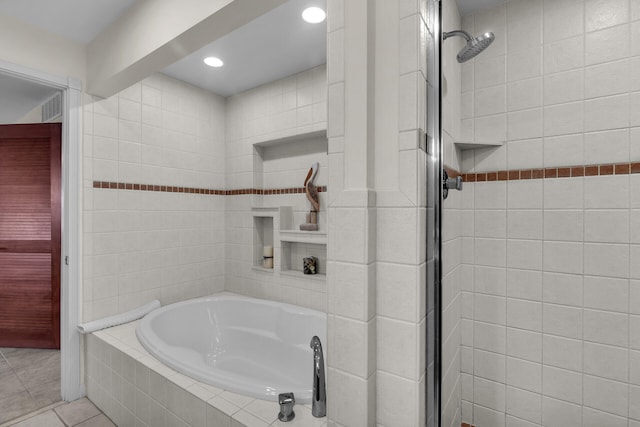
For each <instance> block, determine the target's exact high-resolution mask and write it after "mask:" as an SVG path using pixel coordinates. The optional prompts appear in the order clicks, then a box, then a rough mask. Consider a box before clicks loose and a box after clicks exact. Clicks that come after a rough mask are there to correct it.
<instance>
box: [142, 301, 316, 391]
mask: <svg viewBox="0 0 640 427" xmlns="http://www.w3.org/2000/svg"><path fill="white" fill-rule="evenodd" d="M326 324H327V321H326V314H324V313H321V312H319V311H315V310H310V309H305V308H301V307H297V306H294V305H289V304H283V303H277V302H273V301H266V300H260V299H255V298H249V297H244V296H238V295H232V294H228V293H224V294H220V295H215V296H211V297H205V298H198V299H193V300H188V301H182V302H178V303H175V304H171V305H168V306H165V307H162V308H160V309H157V310H154V311H153V312H151V313H149V314H147V315H146V316H145V317H144V318H143V319H142V320H141V321H140V322H139V323H138V326H137V328H136V335H137V337H138V340H139V341H140V343H141V344H142V345H143V346H144V348H146V349H147V351H149V353H151V354H152V355H153V356H154V357H156V358H157V359H158V360H160V361H162V362H163V363H165V364H166V365H168V366H170V367H172V368H173V369H175V370H177V371H178V372H181V373H183V374H185V375H188V376H190V377H192V378H194V379H196V380H199V381H202V382H205V383H208V384H211V385H213V386H215V387H218V388H222V389H225V390H229V391H233V392H235V393H240V394H244V395H247V396H251V397H254V398H258V399H264V400H273V401H275V400H277V399H278V394H279V393H286V392H293V393H294V395H295V398H296V401H297V402H300V403H309V402H311V392H312V378H313V352H312V351H311V348H310V346H309V343H310V342H311V338H312V337H313V336H314V335H317V336H318V337H319V338H320V340H321V341H322V344H323V346H325V342H326ZM325 351H326V350H325ZM325 360H326V358H325Z"/></svg>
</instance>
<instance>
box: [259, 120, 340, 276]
mask: <svg viewBox="0 0 640 427" xmlns="http://www.w3.org/2000/svg"><path fill="white" fill-rule="evenodd" d="M327 146H328V144H327V136H326V131H324V130H321V131H310V132H308V133H304V134H300V135H296V136H288V137H283V138H280V139H273V140H269V141H265V142H258V143H255V144H254V145H253V147H254V168H253V171H254V188H256V189H258V190H262V191H258V192H256V193H258V194H254V196H253V209H254V221H255V227H256V230H255V231H254V233H256V234H255V235H256V236H261V237H260V238H259V239H257V240H260V244H264V242H265V241H267V240H269V238H270V237H269V236H268V235H270V234H273V236H274V237H273V239H274V247H275V259H274V264H275V265H274V269H275V271H277V272H278V273H280V274H285V275H294V276H297V275H302V270H303V258H304V257H306V256H315V257H316V258H317V259H318V274H317V275H316V277H312V276H311V275H307V277H309V278H317V279H324V273H325V271H326V259H327V251H326V235H327V219H326V218H327V217H326V212H327V209H326V208H327V206H326V204H327V197H326V195H327V193H326V191H322V192H319V199H320V212H318V218H317V221H318V231H300V224H303V223H305V222H307V213H308V212H309V211H310V210H311V203H310V202H309V200H308V199H307V196H306V194H305V192H304V190H303V189H304V182H305V178H306V177H307V173H308V172H309V169H310V168H311V166H312V165H313V164H314V163H315V162H317V163H318V164H319V168H318V173H317V176H316V179H315V185H316V187H324V188H326V186H327V182H328V168H327V160H328V156H327ZM285 207H286V208H285ZM283 209H284V210H283ZM271 210H272V211H273V212H274V216H275V220H274V221H273V224H274V227H275V229H273V230H272V229H271V228H270V223H269V221H270V218H269V219H267V218H264V217H260V218H258V217H257V215H265V216H267V215H270V214H269V213H267V212H269V211H271ZM258 212H260V213H258ZM285 213H286V214H285ZM278 217H280V218H278ZM265 221H267V222H266V223H265ZM255 248H256V255H255V257H257V256H258V254H257V252H258V250H259V244H256V245H255ZM257 261H258V260H257V258H256V259H255V260H254V266H255V264H256V263H257Z"/></svg>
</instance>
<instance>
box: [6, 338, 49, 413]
mask: <svg viewBox="0 0 640 427" xmlns="http://www.w3.org/2000/svg"><path fill="white" fill-rule="evenodd" d="M59 401H60V351H59V350H42V349H31V348H6V347H3V348H0V424H2V423H5V422H7V421H9V420H13V419H15V418H17V417H20V416H22V415H25V414H28V413H31V412H33V411H35V410H37V409H40V408H44V407H46V406H48V405H51V404H53V403H56V402H59Z"/></svg>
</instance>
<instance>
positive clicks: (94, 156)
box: [82, 74, 226, 321]
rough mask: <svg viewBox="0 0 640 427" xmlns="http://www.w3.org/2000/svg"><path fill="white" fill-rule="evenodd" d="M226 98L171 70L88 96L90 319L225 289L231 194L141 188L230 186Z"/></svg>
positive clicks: (86, 300) (86, 316)
mask: <svg viewBox="0 0 640 427" xmlns="http://www.w3.org/2000/svg"><path fill="white" fill-rule="evenodd" d="M224 108H225V101H224V98H222V97H219V96H216V95H213V94H211V93H207V92H205V91H202V90H201V89H199V88H195V87H193V86H190V85H188V84H186V83H183V82H180V81H177V80H175V79H172V78H169V77H166V76H164V75H161V74H158V75H154V76H151V77H149V78H147V79H145V80H143V81H142V82H140V83H137V84H135V85H133V86H131V87H130V88H128V89H126V90H124V91H122V92H120V93H118V94H116V95H114V96H112V97H110V98H108V99H100V98H90V97H88V98H87V99H86V100H85V107H84V118H85V121H84V132H85V135H84V156H85V158H84V197H83V198H84V242H83V252H84V285H83V288H82V298H83V299H82V300H83V320H84V321H89V320H92V319H97V318H101V317H105V316H108V315H112V314H116V313H120V312H123V311H126V310H128V309H131V308H133V307H135V306H138V305H140V304H143V303H145V302H148V301H150V300H153V299H159V300H160V301H161V302H162V303H163V304H166V303H170V302H174V301H177V300H182V299H186V298H193V297H196V296H201V295H208V294H211V293H212V292H216V291H221V290H224V286H225V285H224V276H225V265H224V258H225V247H224V244H225V234H224V229H225V197H224V196H221V195H212V194H207V195H205V194H193V193H187V192H180V193H176V192H167V191H141V190H139V189H138V190H134V189H133V188H132V187H133V185H134V184H136V185H138V184H144V185H156V186H170V187H182V188H184V187H187V188H203V189H224V185H225V169H226V168H225V163H224V152H225V145H224V142H225V141H224V135H225V123H224ZM103 181H104V182H107V183H110V184H111V185H113V184H115V186H116V187H117V186H118V184H121V185H120V187H122V189H115V188H113V189H107V188H95V185H94V183H95V182H103ZM126 184H131V185H130V187H131V189H126V188H127V186H126ZM158 189H160V188H158ZM183 191H184V190H183Z"/></svg>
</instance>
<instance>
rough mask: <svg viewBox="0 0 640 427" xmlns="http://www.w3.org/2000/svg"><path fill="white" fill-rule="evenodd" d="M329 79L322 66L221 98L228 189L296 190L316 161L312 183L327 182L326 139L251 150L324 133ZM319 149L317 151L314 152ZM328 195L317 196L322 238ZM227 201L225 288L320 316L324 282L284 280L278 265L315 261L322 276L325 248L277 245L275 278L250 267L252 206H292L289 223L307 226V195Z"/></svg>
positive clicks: (298, 267) (297, 266) (323, 306)
mask: <svg viewBox="0 0 640 427" xmlns="http://www.w3.org/2000/svg"><path fill="white" fill-rule="evenodd" d="M326 79H327V73H326V66H324V65H321V66H318V67H315V68H313V69H310V70H307V71H304V72H302V73H299V74H296V75H293V76H290V77H287V78H285V79H282V80H277V81H275V82H271V83H268V84H265V85H263V86H260V87H257V88H254V89H250V90H248V91H246V92H243V93H240V94H237V95H233V96H231V97H229V98H227V99H226V117H225V123H226V125H225V126H226V165H227V173H226V188H227V189H241V188H265V189H273V188H292V187H302V186H303V184H304V180H305V177H306V175H307V171H308V170H309V168H310V167H311V165H312V164H313V163H314V162H319V163H320V168H319V171H318V175H317V178H316V181H315V183H316V185H317V186H323V185H325V186H326V185H327V183H328V182H329V176H328V175H329V173H328V163H327V162H328V156H327V154H326V151H323V147H326V138H324V137H322V136H320V137H316V138H315V139H313V140H308V139H305V140H304V142H303V144H302V146H300V147H298V146H295V145H287V146H286V147H284V146H283V147H280V148H278V147H275V148H273V149H270V151H268V152H267V151H260V152H258V151H256V149H255V148H254V144H256V143H264V142H268V141H271V140H278V139H282V138H287V137H295V136H296V135H304V134H307V133H310V132H317V131H323V130H326V125H327V115H326V111H327V91H326V89H327V85H326ZM318 147H319V148H318ZM326 196H327V193H320V213H319V219H318V222H319V229H320V230H321V231H324V232H327V230H328V222H327V215H326V209H327V203H328V199H327V197H326ZM232 199H233V200H227V210H226V224H227V228H226V242H227V249H228V252H227V258H226V271H227V274H226V290H229V291H232V292H236V293H241V294H245V295H250V296H254V297H260V298H268V299H273V300H277V301H283V302H288V303H293V304H298V305H302V306H306V307H310V308H314V309H319V310H322V311H325V310H326V308H327V303H326V283H325V281H324V280H319V279H318V278H304V277H303V276H302V275H301V276H300V277H292V276H285V275H281V274H280V273H279V270H280V267H282V268H283V269H285V267H286V268H290V269H293V270H299V271H301V270H302V256H303V255H304V256H306V255H309V254H312V255H314V256H316V257H318V258H319V262H320V273H325V272H326V270H327V255H326V246H325V245H321V246H318V245H300V244H295V243H287V244H283V246H282V252H279V251H278V249H279V248H276V254H275V258H274V263H275V264H276V265H277V267H278V268H276V269H275V272H264V271H259V270H254V269H252V266H253V263H254V257H253V248H254V237H253V234H254V231H253V228H254V223H253V216H252V212H251V208H252V207H254V206H261V207H267V206H271V207H278V206H290V207H291V208H292V210H293V224H291V227H293V228H296V229H297V228H298V225H299V224H300V223H303V222H305V214H306V212H307V211H308V210H309V207H310V204H309V202H308V201H307V199H306V196H305V195H304V194H302V193H300V194H288V195H264V196H258V195H254V196H252V195H244V196H233V198H232Z"/></svg>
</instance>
